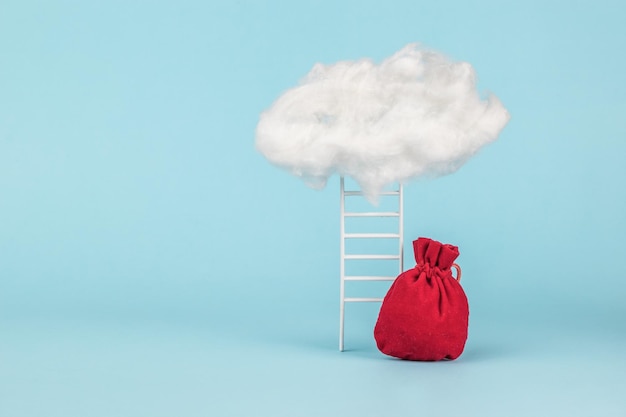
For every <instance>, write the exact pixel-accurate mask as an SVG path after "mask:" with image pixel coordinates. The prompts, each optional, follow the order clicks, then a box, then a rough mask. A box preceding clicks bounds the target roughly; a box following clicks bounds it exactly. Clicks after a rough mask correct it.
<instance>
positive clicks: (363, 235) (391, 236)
mask: <svg viewBox="0 0 626 417" xmlns="http://www.w3.org/2000/svg"><path fill="white" fill-rule="evenodd" d="M343 237H344V238H346V239H398V238H399V237H400V234H399V233H346V234H345V235H344V236H343Z"/></svg>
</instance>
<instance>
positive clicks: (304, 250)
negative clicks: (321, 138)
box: [0, 0, 626, 417]
mask: <svg viewBox="0 0 626 417" xmlns="http://www.w3.org/2000/svg"><path fill="white" fill-rule="evenodd" d="M625 14H626V6H625V5H624V3H623V2H620V1H590V0H589V1H572V0H568V1H557V0H551V1H546V0H542V1H524V2H502V1H496V0H480V1H461V0H441V1H437V2H426V1H421V0H418V1H413V0H412V1H408V0H387V1H379V0H378V1H372V0H358V1H356V0H355V1H334V0H333V1H331V0H319V1H313V0H307V1H296V2H294V1H286V0H285V1H282V0H267V1H256V2H253V1H199V0H196V1H194V0H182V1H176V2H174V1H170V2H166V1H160V2H157V1H150V2H148V1H121V0H108V1H61V0H51V1H40V2H36V1H27V0H20V1H17V0H2V3H1V4H0V416H2V417H23V416H46V417H54V416H64V417H68V416H172V415H184V416H189V417H192V416H244V415H245V416H270V415H271V416H321V415H329V416H331V415H334V416H340V415H341V416H357V415H358V416H362V417H366V416H382V415H386V416H422V415H423V416H478V415H480V416H502V415H508V416H529V415H535V416H590V415H594V416H624V415H626V397H625V396H624V392H626V378H625V376H624V375H626V359H624V352H625V351H626V320H625V319H626V303H624V297H625V296H626V282H625V281H626V280H625V278H626V277H625V274H624V265H623V259H624V254H625V253H626V252H625V250H626V245H625V244H624V236H626V221H625V220H626V215H625V213H626V186H625V185H624V183H625V180H626V118H624V113H625V112H626V99H625V98H626V82H625V81H626V76H625V74H626V54H624V51H625V50H626V29H624V26H623V17H624V15H625ZM415 41H418V42H421V43H423V44H425V45H427V46H429V47H432V48H435V49H438V50H440V51H443V52H444V53H446V54H448V55H449V56H451V57H452V58H454V59H457V60H465V61H468V62H470V63H472V64H473V65H474V67H475V69H476V71H477V74H478V76H479V79H480V86H481V89H488V90H489V91H493V92H494V93H495V94H496V95H497V96H498V97H499V98H500V99H501V100H502V101H503V103H504V104H505V106H506V107H507V108H508V109H509V111H510V112H511V114H512V119H511V122H510V123H509V125H508V126H507V127H506V128H505V130H504V131H503V133H502V135H501V137H500V139H499V140H498V141H497V142H495V143H494V144H492V145H489V146H488V147H486V148H485V149H483V150H482V151H481V152H480V153H479V154H478V155H477V156H476V157H475V158H474V159H472V160H471V161H470V162H469V163H468V164H466V165H465V166H464V167H463V168H462V169H461V170H460V171H459V172H457V173H456V174H454V175H452V176H449V177H445V178H441V179H438V180H435V181H429V182H417V183H411V184H410V185H408V186H407V187H406V197H405V199H406V201H405V210H406V213H407V217H406V224H405V233H406V236H407V240H408V241H409V243H410V239H412V238H416V237H417V236H429V237H433V238H436V239H438V240H441V241H444V242H448V243H453V244H456V245H458V246H459V247H460V250H461V257H460V258H459V261H458V262H459V264H461V266H462V267H463V284H464V287H465V290H466V292H467V294H468V297H469V300H470V307H471V317H470V337H469V340H468V343H467V347H466V351H465V353H464V354H463V355H462V356H461V357H460V358H459V359H458V360H457V361H452V362H442V363H411V362H403V361H396V360H391V359H388V358H386V357H384V356H383V355H382V354H380V353H379V352H378V351H377V350H376V348H375V345H374V342H373V337H372V328H373V325H374V321H375V319H376V314H377V311H376V310H377V308H378V306H375V305H358V306H352V305H351V306H349V308H348V311H347V322H346V326H347V330H346V331H347V333H346V347H347V349H348V350H347V351H346V352H343V353H339V352H338V351H337V327H338V323H337V316H338V272H339V238H338V237H339V213H338V211H339V199H338V180H337V179H336V178H335V179H333V180H332V181H331V182H330V183H329V186H328V187H327V188H326V189H325V190H323V191H321V192H317V191H313V190H310V189H308V188H306V187H305V186H304V185H303V184H302V183H301V182H300V181H299V180H297V179H296V178H292V177H291V176H289V175H287V174H286V173H285V172H282V171H281V170H279V169H277V168H274V167H273V166H271V165H270V164H269V163H267V161H265V160H264V159H263V157H262V156H260V155H259V154H258V153H257V152H256V151H255V149H254V128H255V126H256V123H257V121H258V116H259V113H260V112H261V111H262V110H264V109H265V108H267V107H269V105H270V104H271V103H272V102H273V100H274V99H276V98H277V97H278V95H279V94H280V93H281V92H282V91H284V90H285V89H287V88H290V87H292V86H294V85H295V84H296V83H297V82H298V80H299V79H300V77H302V76H303V75H304V74H306V72H308V70H309V69H310V68H311V67H312V66H313V64H314V63H315V62H318V61H319V62H324V63H333V62H335V61H338V60H344V59H357V58H360V57H371V58H373V59H375V60H381V59H383V58H384V57H386V56H389V55H391V54H392V53H393V52H395V51H396V50H398V49H400V48H401V47H402V46H404V45H405V44H407V43H410V42H415ZM409 248H410V245H407V250H406V256H407V259H408V260H409V261H408V262H407V267H410V266H411V265H412V262H411V261H412V259H411V257H412V254H411V252H410V251H409Z"/></svg>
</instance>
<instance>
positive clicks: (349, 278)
mask: <svg viewBox="0 0 626 417" xmlns="http://www.w3.org/2000/svg"><path fill="white" fill-rule="evenodd" d="M343 279H344V280H345V281H394V280H395V279H396V277H382V276H380V277H376V276H359V275H350V276H347V277H343Z"/></svg>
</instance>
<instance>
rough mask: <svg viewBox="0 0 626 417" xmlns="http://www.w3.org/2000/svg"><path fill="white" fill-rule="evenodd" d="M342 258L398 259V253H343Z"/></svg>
mask: <svg viewBox="0 0 626 417" xmlns="http://www.w3.org/2000/svg"><path fill="white" fill-rule="evenodd" d="M344 259H400V256H399V255H344Z"/></svg>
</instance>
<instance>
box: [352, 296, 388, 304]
mask: <svg viewBox="0 0 626 417" xmlns="http://www.w3.org/2000/svg"><path fill="white" fill-rule="evenodd" d="M343 301H345V302H346V303H376V302H378V303H379V302H381V301H383V299H382V298H366V297H361V298H356V297H350V298H344V299H343Z"/></svg>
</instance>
